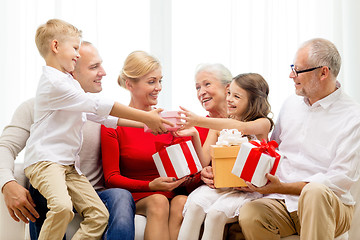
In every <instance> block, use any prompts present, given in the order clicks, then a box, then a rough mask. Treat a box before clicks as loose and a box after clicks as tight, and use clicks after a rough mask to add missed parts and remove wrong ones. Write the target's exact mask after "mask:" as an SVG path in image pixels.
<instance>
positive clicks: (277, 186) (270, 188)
mask: <svg viewBox="0 0 360 240" xmlns="http://www.w3.org/2000/svg"><path fill="white" fill-rule="evenodd" d="M266 178H267V179H268V180H269V182H268V183H267V184H266V185H265V186H262V187H256V186H254V185H253V184H251V183H250V182H246V185H248V187H249V188H250V189H251V190H252V191H254V192H258V193H261V194H270V193H281V192H282V191H281V189H282V187H283V185H282V183H281V182H280V180H279V178H278V177H277V176H274V175H271V174H269V173H267V174H266Z"/></svg>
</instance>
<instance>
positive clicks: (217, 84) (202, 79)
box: [195, 63, 232, 144]
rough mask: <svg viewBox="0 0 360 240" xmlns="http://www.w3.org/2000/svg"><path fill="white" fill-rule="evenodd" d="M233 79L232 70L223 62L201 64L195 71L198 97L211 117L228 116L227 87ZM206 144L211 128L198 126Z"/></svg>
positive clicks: (202, 140)
mask: <svg viewBox="0 0 360 240" xmlns="http://www.w3.org/2000/svg"><path fill="white" fill-rule="evenodd" d="M231 80H232V75H231V73H230V71H229V70H228V69H227V68H226V67H225V66H224V65H222V64H219V63H215V64H201V65H199V66H198V68H197V70H196V73H195V87H196V91H197V97H198V99H199V101H200V103H201V105H202V107H203V108H204V109H205V110H206V111H207V112H208V116H209V117H213V118H223V117H227V102H226V94H227V88H228V86H229V84H230V82H231ZM196 129H197V130H198V132H199V134H200V139H201V143H202V144H204V142H205V140H206V137H207V134H208V131H209V129H207V128H201V127H196Z"/></svg>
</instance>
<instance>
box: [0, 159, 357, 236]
mask: <svg viewBox="0 0 360 240" xmlns="http://www.w3.org/2000/svg"><path fill="white" fill-rule="evenodd" d="M14 174H15V177H16V179H17V181H18V182H19V183H20V184H22V185H23V186H27V179H26V177H25V176H24V174H23V167H22V164H16V165H15V173H14ZM351 191H352V193H353V195H354V197H355V199H356V201H357V202H359V203H360V181H358V182H357V183H356V184H355V185H354V186H353V188H352V189H351ZM80 221H81V217H80V216H79V215H76V217H75V218H74V219H73V221H72V222H71V223H70V224H69V227H68V229H67V239H71V236H72V235H73V234H74V233H75V231H76V230H77V228H78V227H79V224H80ZM145 224H146V218H145V217H143V216H140V215H136V216H135V240H142V239H144V229H145ZM357 226H360V204H357V205H356V207H355V212H354V218H353V222H352V227H351V229H350V230H349V232H348V233H346V234H344V235H342V236H340V237H338V238H336V240H346V239H349V240H357V239H360V228H359V227H357ZM0 239H1V240H23V239H25V240H28V239H30V236H29V232H28V226H27V225H26V224H24V223H23V222H15V221H14V220H13V219H12V218H11V217H10V215H9V213H8V211H7V208H6V205H5V203H4V197H3V195H2V194H1V197H0ZM296 239H299V237H298V236H289V237H286V238H282V240H296Z"/></svg>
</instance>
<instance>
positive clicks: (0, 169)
mask: <svg viewBox="0 0 360 240" xmlns="http://www.w3.org/2000/svg"><path fill="white" fill-rule="evenodd" d="M33 114H34V99H30V100H28V101H26V102H24V103H22V104H21V105H20V106H19V107H18V108H17V109H16V110H15V112H14V115H13V117H12V120H11V122H10V124H9V125H7V126H6V127H5V128H4V130H3V132H2V135H1V137H0V189H2V188H3V186H4V185H5V184H6V183H7V182H9V181H13V180H15V178H14V161H15V159H16V157H17V156H18V154H19V153H20V152H21V151H22V150H23V149H24V147H25V144H26V141H27V139H28V138H29V136H30V127H31V125H32V123H33V122H34V117H33V116H34V115H33Z"/></svg>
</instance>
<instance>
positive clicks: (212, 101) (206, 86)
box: [195, 72, 226, 113]
mask: <svg viewBox="0 0 360 240" xmlns="http://www.w3.org/2000/svg"><path fill="white" fill-rule="evenodd" d="M195 81H196V82H195V87H196V91H197V97H198V99H199V101H200V103H201V105H202V107H203V108H204V109H205V110H206V111H208V112H209V113H211V112H216V111H219V109H218V108H222V107H223V106H225V103H226V87H225V86H224V85H223V84H222V83H221V82H220V80H218V79H217V78H216V76H215V75H214V74H211V73H208V72H200V73H198V74H197V75H196V79H195Z"/></svg>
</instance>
